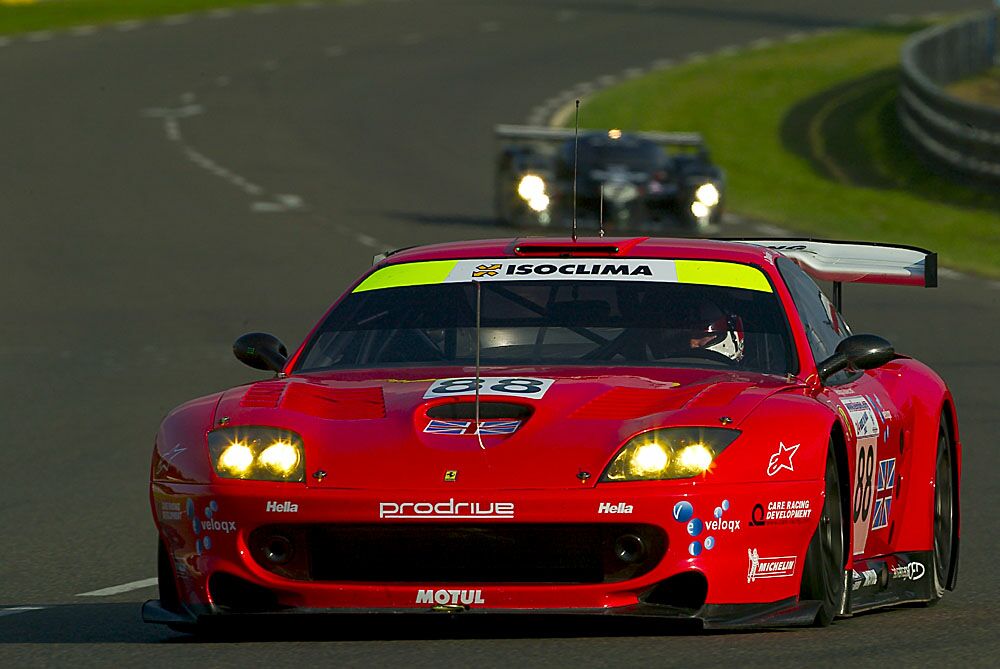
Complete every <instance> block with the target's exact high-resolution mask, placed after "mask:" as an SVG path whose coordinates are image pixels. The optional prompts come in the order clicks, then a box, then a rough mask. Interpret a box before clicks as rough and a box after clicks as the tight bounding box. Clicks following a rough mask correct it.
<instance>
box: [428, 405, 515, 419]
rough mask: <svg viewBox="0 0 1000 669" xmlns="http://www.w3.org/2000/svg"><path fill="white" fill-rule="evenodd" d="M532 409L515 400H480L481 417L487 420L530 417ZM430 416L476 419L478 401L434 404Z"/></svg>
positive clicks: (429, 410)
mask: <svg viewBox="0 0 1000 669" xmlns="http://www.w3.org/2000/svg"><path fill="white" fill-rule="evenodd" d="M531 413H532V409H531V407H529V406H526V405H524V404H517V403H515V402H480V403H479V417H480V418H481V419H485V420H492V419H496V418H509V419H515V418H528V417H529V416H531ZM427 417H428V418H441V419H446V420H447V419H451V420H455V419H461V418H465V419H475V417H476V403H475V402H448V403H446V404H438V405H435V406H432V407H431V408H429V409H428V410H427Z"/></svg>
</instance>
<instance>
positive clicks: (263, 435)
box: [208, 426, 306, 481]
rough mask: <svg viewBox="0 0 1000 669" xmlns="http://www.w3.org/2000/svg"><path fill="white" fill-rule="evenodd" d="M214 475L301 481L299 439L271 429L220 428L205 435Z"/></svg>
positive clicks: (302, 462)
mask: <svg viewBox="0 0 1000 669" xmlns="http://www.w3.org/2000/svg"><path fill="white" fill-rule="evenodd" d="M208 452H209V455H210V456H211V458H212V466H213V467H215V473H216V474H218V475H219V476H221V477H223V478H227V479H254V480H257V481H304V480H305V469H306V464H305V452H304V449H303V446H302V437H300V436H299V435H297V434H295V433H294V432H291V431H289V430H280V429H278V428H273V427H252V426H240V427H224V428H220V429H218V430H213V431H212V432H209V433H208Z"/></svg>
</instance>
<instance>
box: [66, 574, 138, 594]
mask: <svg viewBox="0 0 1000 669" xmlns="http://www.w3.org/2000/svg"><path fill="white" fill-rule="evenodd" d="M154 585H156V577H155V576H154V577H153V578H144V579H142V580H141V581H132V582H131V583H122V584H121V585H112V586H111V587H109V588H101V589H100V590H91V591H90V592H79V593H77V595H76V596H77V597H110V596H111V595H118V594H121V593H123V592H130V591H132V590H140V589H142V588H148V587H150V586H154Z"/></svg>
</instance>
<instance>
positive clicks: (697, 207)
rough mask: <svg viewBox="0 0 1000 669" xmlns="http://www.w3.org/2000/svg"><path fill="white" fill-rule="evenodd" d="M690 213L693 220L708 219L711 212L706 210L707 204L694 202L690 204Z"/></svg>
mask: <svg viewBox="0 0 1000 669" xmlns="http://www.w3.org/2000/svg"><path fill="white" fill-rule="evenodd" d="M691 213H692V214H694V217H695V218H708V215H709V214H711V213H712V210H711V209H709V208H708V205H707V204H704V203H702V202H698V201H695V202H692V203H691Z"/></svg>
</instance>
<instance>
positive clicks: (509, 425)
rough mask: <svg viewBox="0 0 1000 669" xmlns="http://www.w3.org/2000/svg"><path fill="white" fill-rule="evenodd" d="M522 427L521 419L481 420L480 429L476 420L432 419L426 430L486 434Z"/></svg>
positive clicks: (512, 431) (446, 432) (508, 431)
mask: <svg viewBox="0 0 1000 669" xmlns="http://www.w3.org/2000/svg"><path fill="white" fill-rule="evenodd" d="M519 427H521V421H519V420H481V421H479V429H478V430H477V429H476V421H474V420H438V419H436V418H435V419H432V420H431V421H430V422H429V423H427V427H425V428H424V432H426V433H427V434H452V435H458V434H476V433H477V432H478V433H479V434H482V435H484V436H488V435H496V434H514V433H515V432H517V428H519Z"/></svg>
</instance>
